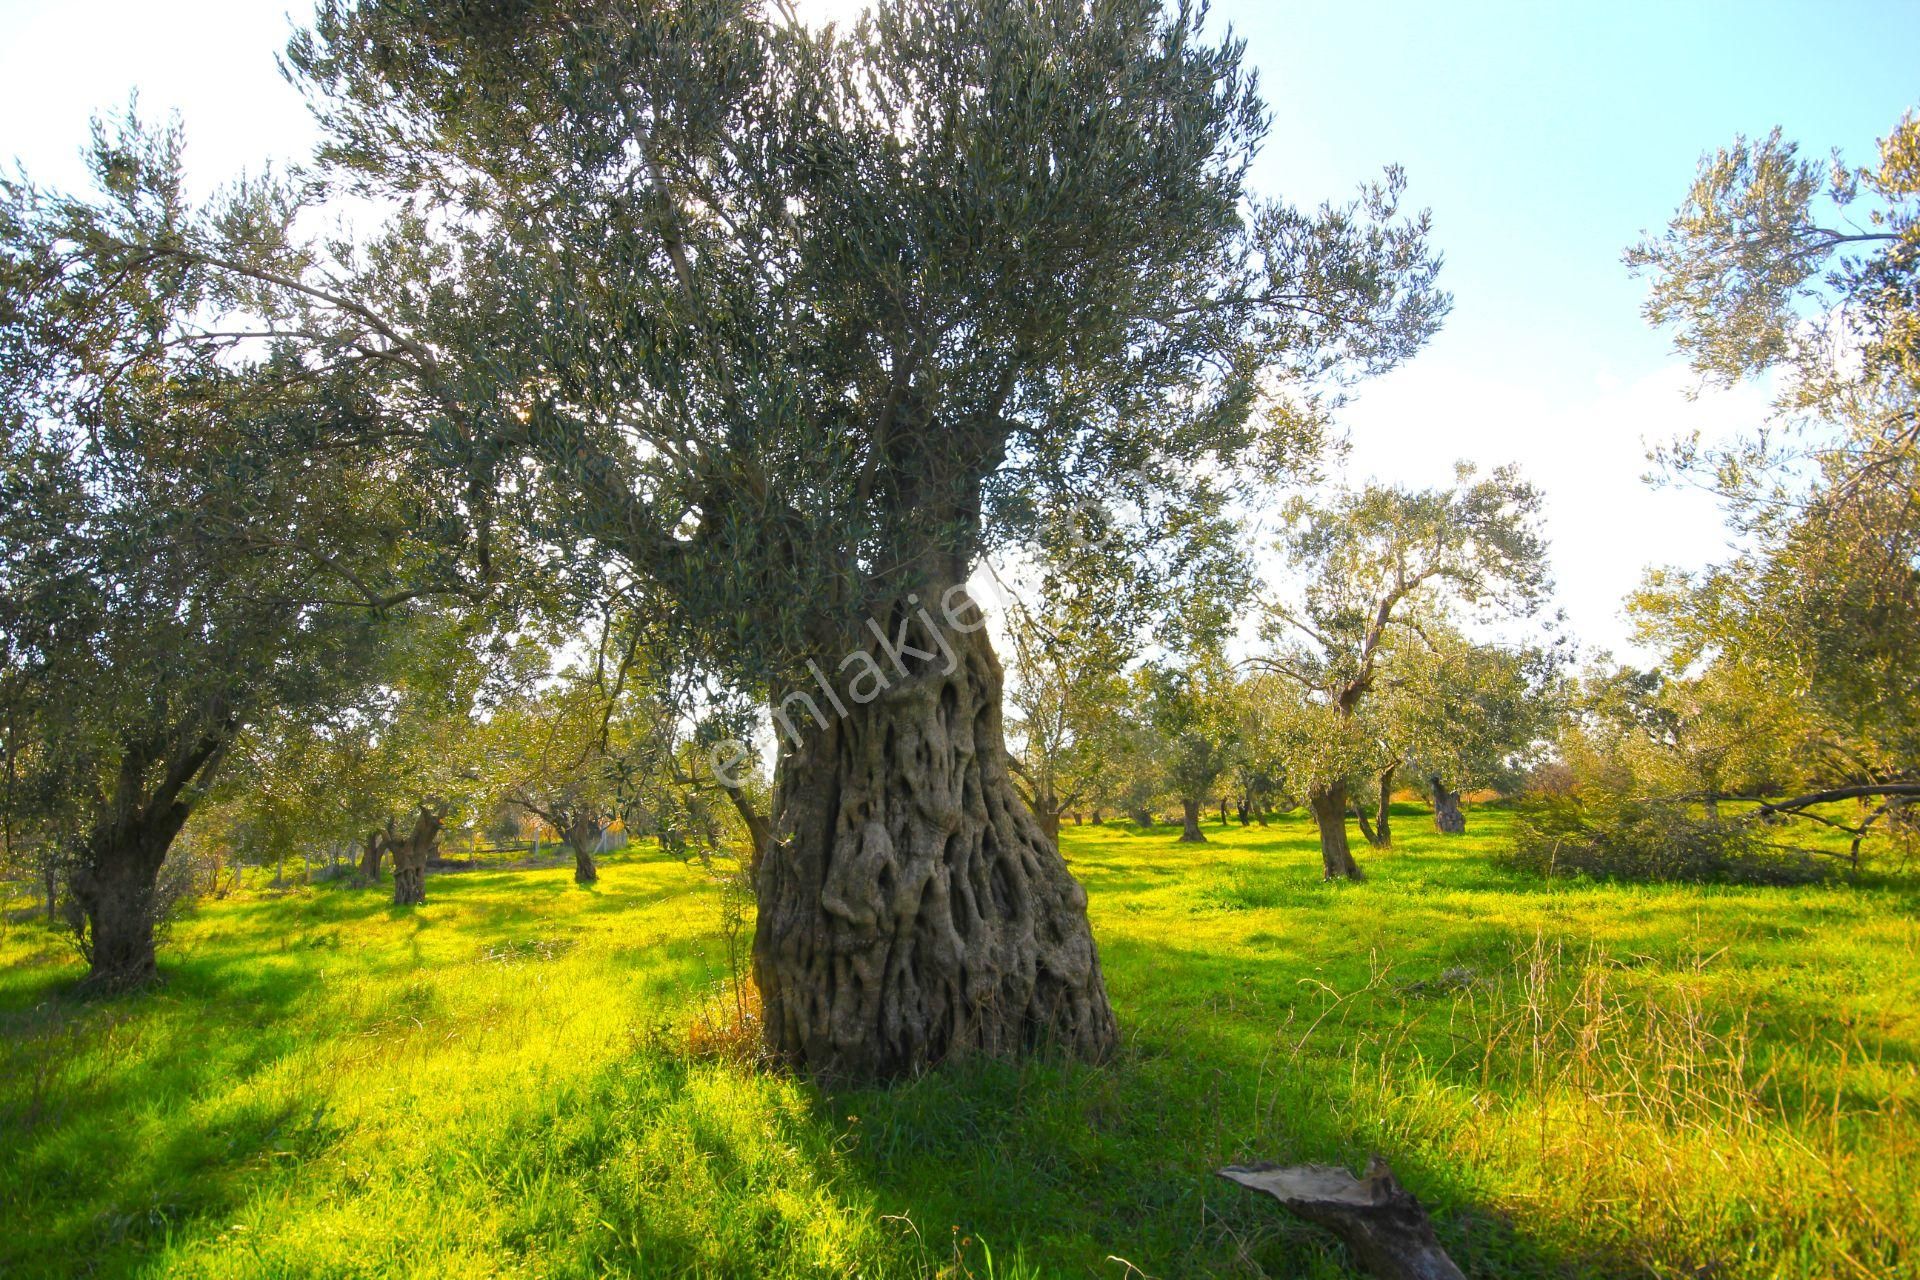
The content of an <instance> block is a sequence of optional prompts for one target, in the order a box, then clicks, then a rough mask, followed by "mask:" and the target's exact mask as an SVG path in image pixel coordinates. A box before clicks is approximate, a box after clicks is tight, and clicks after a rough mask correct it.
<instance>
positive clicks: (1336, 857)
mask: <svg viewBox="0 0 1920 1280" xmlns="http://www.w3.org/2000/svg"><path fill="white" fill-rule="evenodd" d="M1307 803H1308V805H1310V806H1311V807H1312V809H1313V820H1314V823H1315V825H1317V826H1318V827H1319V828H1320V864H1321V867H1322V868H1323V869H1324V871H1325V873H1326V878H1327V879H1329V880H1358V879H1360V878H1361V876H1360V867H1359V865H1358V864H1357V863H1355V862H1354V860H1353V850H1352V849H1350V848H1349V847H1348V845H1347V784H1346V783H1345V782H1336V783H1334V784H1333V785H1332V786H1330V787H1315V788H1314V789H1313V790H1312V791H1311V792H1309V793H1308V795H1307Z"/></svg>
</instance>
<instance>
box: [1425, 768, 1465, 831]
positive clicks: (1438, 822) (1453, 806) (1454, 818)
mask: <svg viewBox="0 0 1920 1280" xmlns="http://www.w3.org/2000/svg"><path fill="white" fill-rule="evenodd" d="M1427 781H1428V783H1430V784H1431V785H1432V787H1433V826H1434V829H1435V830H1436V831H1438V832H1439V833H1440V834H1441V835H1443V836H1457V835H1460V834H1462V833H1464V832H1465V831H1466V829H1467V815H1466V814H1465V813H1463V812H1461V809H1460V793H1459V792H1458V791H1449V790H1447V788H1446V785H1445V784H1444V783H1442V782H1441V781H1440V779H1438V778H1428V779H1427Z"/></svg>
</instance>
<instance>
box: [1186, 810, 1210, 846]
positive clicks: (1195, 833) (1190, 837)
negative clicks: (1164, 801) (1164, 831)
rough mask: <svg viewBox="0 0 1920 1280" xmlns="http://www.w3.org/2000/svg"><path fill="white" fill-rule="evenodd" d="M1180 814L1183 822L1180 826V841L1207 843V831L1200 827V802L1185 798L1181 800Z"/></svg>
mask: <svg viewBox="0 0 1920 1280" xmlns="http://www.w3.org/2000/svg"><path fill="white" fill-rule="evenodd" d="M1180 815H1181V818H1182V823H1183V825H1182V826H1181V828H1180V843H1181V844H1205V843H1206V842H1207V833H1206V832H1204V831H1202V830H1201V829H1200V802H1199V801H1198V800H1184V799H1183V800H1182V801H1181V802H1180Z"/></svg>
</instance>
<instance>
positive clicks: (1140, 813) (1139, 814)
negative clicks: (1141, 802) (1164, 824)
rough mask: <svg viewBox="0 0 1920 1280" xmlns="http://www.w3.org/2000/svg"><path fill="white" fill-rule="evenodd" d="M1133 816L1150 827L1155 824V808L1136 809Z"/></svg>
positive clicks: (1144, 825)
mask: <svg viewBox="0 0 1920 1280" xmlns="http://www.w3.org/2000/svg"><path fill="white" fill-rule="evenodd" d="M1132 817H1133V820H1134V821H1135V822H1136V823H1138V824H1139V825H1140V826H1143V827H1150V826H1152V825H1153V810H1151V809H1135V810H1134V811H1133V814H1132Z"/></svg>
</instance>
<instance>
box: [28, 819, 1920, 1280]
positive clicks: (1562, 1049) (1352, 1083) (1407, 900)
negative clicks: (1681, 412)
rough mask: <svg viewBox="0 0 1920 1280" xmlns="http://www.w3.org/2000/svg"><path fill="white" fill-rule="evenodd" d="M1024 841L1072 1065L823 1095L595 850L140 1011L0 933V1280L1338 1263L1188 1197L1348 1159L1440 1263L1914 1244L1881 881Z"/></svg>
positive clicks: (1324, 1248) (1808, 1266)
mask: <svg viewBox="0 0 1920 1280" xmlns="http://www.w3.org/2000/svg"><path fill="white" fill-rule="evenodd" d="M1397 821H1398V836H1399V843H1400V848H1398V849H1397V850H1396V851H1394V852H1392V853H1390V854H1376V855H1371V856H1369V855H1368V854H1366V853H1365V852H1363V853H1362V855H1361V856H1362V859H1363V861H1364V862H1365V865H1366V867H1367V869H1368V872H1369V879H1368V880H1367V881H1366V882H1365V883H1362V884H1342V885H1325V884H1322V883H1321V882H1320V880H1319V873H1318V859H1317V855H1316V854H1315V852H1314V849H1313V844H1312V833H1311V827H1310V825H1309V824H1308V823H1306V822H1305V821H1304V820H1302V819H1300V818H1298V817H1295V818H1290V819H1287V820H1285V821H1282V822H1280V823H1277V824H1276V825H1274V826H1273V827H1271V828H1264V829H1263V828H1260V827H1257V826H1256V827H1254V828H1251V829H1248V830H1241V829H1240V828H1238V827H1237V826H1236V827H1234V828H1232V829H1228V830H1224V831H1223V830H1222V829H1221V828H1220V827H1219V826H1217V825H1215V824H1212V823H1209V824H1208V827H1207V831H1208V835H1209V836H1210V837H1211V841H1212V842H1211V843H1209V844H1207V845H1205V846H1188V845H1181V844H1177V843H1175V842H1174V840H1173V836H1174V835H1175V834H1176V832H1175V831H1174V830H1173V829H1168V828H1161V829H1157V830H1154V831H1151V832H1140V831H1138V830H1136V829H1134V828H1132V827H1128V826H1108V827H1103V828H1093V827H1081V828H1075V827H1072V826H1069V827H1068V828H1067V831H1066V833H1065V839H1064V844H1065V848H1066V851H1067V853H1068V856H1069V858H1070V859H1071V861H1072V862H1073V864H1074V867H1075V870H1076V872H1077V873H1078V874H1079V875H1080V877H1081V878H1082V879H1083V881H1084V882H1085V883H1086V885H1087V888H1088V892H1089V895H1090V900H1091V910H1092V914H1093V919H1094V926H1095V931H1096V934H1097V936H1098V939H1099V942H1100V945H1101V954H1102V959H1103V963H1104V965H1105V968H1106V974H1107V978H1108V983H1109V987H1110V989H1111V992H1112V995H1113V1000H1114V1004H1115V1007H1116V1009H1117V1010H1118V1013H1119V1016H1120V1018H1121V1022H1122V1026H1123V1029H1124V1040H1125V1044H1124V1048H1123V1051H1122V1052H1121V1054H1120V1055H1119V1057H1118V1058H1117V1060H1116V1061H1114V1062H1112V1063H1110V1064H1107V1065H1105V1066H1101V1067H1089V1066H1082V1065H1076V1064H1070V1063H1062V1062H1057V1061H1050V1060H1047V1059H1045V1058H1042V1059H1040V1060H1038V1061H1033V1062H1029V1063H1027V1064H1025V1065H1022V1066H1007V1065H1003V1064H992V1063H977V1064H970V1065H968V1064H962V1065H957V1066H950V1067H948V1068H946V1069H943V1070H941V1071H938V1072H935V1073H933V1074H931V1075H929V1076H927V1077H925V1078H923V1079H920V1080H917V1081H913V1082H907V1083H902V1084H898V1085H895V1086H893V1087H891V1088H888V1089H861V1090H842V1091H838V1092H834V1093H831V1094H827V1093H822V1092H821V1091H820V1090H819V1089H817V1088H816V1087H815V1086H813V1085H811V1084H809V1083H807V1082H804V1081H801V1080H796V1079H792V1078H789V1077H787V1076H785V1075H782V1074H780V1073H778V1072H773V1071H767V1070H763V1069H758V1068H755V1067H752V1066H747V1065H741V1064H737V1063H728V1062H725V1061H717V1060H703V1059H697V1058H691V1057H689V1055H688V1052H687V1043H688V1041H687V1034H686V1033H687V1028H688V1026H689V1024H690V1023H691V1022H692V1020H693V1019H694V1018H695V1017H697V1016H699V1015H700V1013H701V1012H702V1010H703V1009H707V1010H711V1009H712V1008H713V1007H714V1006H715V1003H716V1000H717V996H716V990H717V984H720V983H721V982H722V981H723V980H724V975H725V973H726V969H727V958H726V957H727V946H726V943H725V940H724V937H723V934H722V931H721V925H720V922H721V912H720V902H719V898H718V896H717V893H716V891H715V890H714V889H713V888H712V887H710V885H709V884H708V882H707V881H706V879H705V878H704V877H703V874H702V873H701V872H700V870H699V869H698V868H694V867H686V866H683V865H681V864H680V863H678V862H675V861H672V860H669V859H666V858H663V857H662V856H661V855H659V854H658V853H657V852H656V851H654V850H652V849H651V848H650V847H646V846H642V845H636V846H635V847H634V848H632V849H630V850H627V851H625V852H623V853H619V854H615V855H612V856H610V857H608V858H606V859H605V860H604V861H603V863H602V880H601V882H600V884H599V885H598V886H597V887H594V888H591V889H580V888H576V887H575V886H574V884H573V883H572V878H571V872H570V864H565V865H556V866H554V867H552V868H550V869H548V868H536V869H526V870H493V869H487V870H479V871H469V872H462V873H449V874H442V875H435V876H433V877H430V878H429V881H428V903H427V905H426V906H425V907H424V908H421V909H417V910H413V911H403V910H396V909H394V908H392V907H391V906H389V905H388V904H387V902H386V901H385V893H384V890H371V889H356V888H353V887H351V886H349V885H346V884H344V883H342V884H337V885H336V884H322V885H316V886H314V887H310V888H307V887H302V888H294V889H290V890H287V891H284V892H275V891H270V890H267V889H264V888H262V889H254V890H249V891H246V892H243V893H241V894H238V895H236V896H234V897H231V898H228V899H225V900H221V901H214V902H208V903H205V904H203V905H202V906H201V907H200V908H199V909H198V910H196V911H195V912H194V913H192V914H191V915H190V916H188V917H187V918H185V919H183V920H182V921H180V922H179V923H178V924H177V925H176V926H175V927H174V929H173V931H172V934H171V936H170V938H169V939H168V941H167V944H166V948H165V952H164V956H163V960H162V969H163V972H164V974H165V978H166V981H165V985H164V986H163V987H162V988H161V989H160V990H158V991H156V992H152V993H148V994H143V995H138V996H131V997H124V998H117V999H112V1000H102V1001H91V1002H81V1001H77V1000H75V999H74V998H72V997H71V996H70V995H69V994H68V990H69V988H70V987H71V984H72V982H73V980H74V979H75V978H76V977H77V976H78V972H79V970H78V967H77V962H76V961H75V960H74V958H73V957H72V955H71V952H70V948H68V947H67V946H66V945H65V944H64V943H63V942H61V941H60V940H59V939H58V938H57V937H56V936H55V935H53V934H51V933H49V932H47V931H46V930H45V929H44V928H43V927H42V926H40V925H38V924H34V923H15V924H12V925H10V926H7V928H6V931H5V933H4V935H0V1275H6V1276H41V1275H142V1276H148V1275H151V1276H162V1275H165V1276H195V1277H199V1276H209V1277H222V1276H303V1277H304V1276H341V1277H348V1276H352V1277H360V1276H380V1275H424V1276H529V1277H532V1276H551V1277H563V1276H618V1275H637V1276H670V1275H729V1276H756V1277H757V1276H837V1275H861V1276H870V1277H894V1276H918V1275H942V1274H947V1275H956V1276H959V1275H973V1276H988V1275H995V1276H1019V1275H1049V1276H1050V1275H1070V1276H1113V1277H1121V1276H1137V1275H1140V1274H1147V1275H1153V1276H1163V1277H1173V1276H1188V1275H1209V1274H1214V1275H1230V1276H1260V1275H1267V1276H1310V1277H1323V1276H1341V1275H1347V1274H1350V1273H1349V1272H1348V1270H1347V1262H1346V1258H1345V1255H1344V1253H1343V1252H1342V1250H1341V1249H1340V1247H1339V1246H1338V1245H1336V1244H1334V1243H1333V1242H1332V1241H1331V1240H1330V1239H1329V1238H1328V1237H1325V1236H1323V1235H1321V1234H1319V1233H1317V1232H1315V1231H1314V1230H1312V1229H1310V1228H1306V1227H1304V1226H1300V1225H1298V1224H1295V1223H1293V1222H1292V1221H1290V1220H1288V1219H1287V1218H1285V1217H1284V1216H1283V1215H1282V1214H1281V1213H1280V1212H1279V1211H1278V1209H1277V1207H1276V1206H1273V1205H1272V1204H1271V1203H1269V1202H1264V1201H1261V1200H1258V1199H1256V1198H1255V1197H1254V1196H1252V1195H1251V1194H1249V1193H1247V1192H1245V1191H1242V1190H1240V1189H1238V1188H1235V1187H1233V1186H1230V1185H1228V1184H1226V1183H1224V1182H1222V1181H1220V1180H1218V1179H1216V1178H1214V1177H1213V1176H1212V1172H1211V1171H1212V1170H1213V1169H1215V1168H1217V1167H1219V1166H1220V1165H1222V1164H1226V1163H1229V1162H1234V1161H1246V1160H1254V1159H1269V1160H1282V1161H1300V1160H1317V1161H1346V1162H1349V1163H1358V1162H1359V1161H1361V1160H1362V1159H1363V1158H1364V1157H1365V1156H1366V1155H1367V1154H1368V1153H1369V1152H1372V1151H1379V1152H1382V1153H1384V1154H1385V1155H1387V1156H1388V1158H1389V1159H1390V1160H1391V1161H1392V1163H1393V1165H1394V1168H1395V1170H1396V1171H1397V1172H1398V1173H1399V1174H1400V1175H1401V1177H1402V1179H1403V1180H1404V1181H1405V1182H1406V1183H1407V1184H1408V1185H1410V1186H1411V1187H1412V1188H1413V1189H1414V1190H1415V1191H1416V1192H1417V1193H1418V1194H1419V1195H1420V1197H1421V1198H1422V1199H1423V1200H1424V1201H1425V1202H1426V1203H1427V1204H1428V1205H1429V1206H1430V1207H1431V1208H1432V1209H1433V1211H1434V1213H1435V1217H1436V1221H1437V1226H1438V1229H1439V1232H1440V1235H1441V1238H1442V1240H1443V1242H1444V1243H1445V1244H1446V1245H1447V1247H1448V1248H1449V1249H1450V1250H1451V1251H1452V1253H1453V1255H1454V1257H1455V1258H1456V1259H1458V1260H1459V1261H1460V1262H1461V1263H1462V1265H1463V1266H1464V1267H1465V1268H1466V1270H1467V1272H1468V1273H1469V1274H1470V1275H1491V1276H1516V1277H1518V1276H1526V1277H1532V1276H1542V1275H1553V1276H1558V1275H1576V1276H1577V1275H1588V1274H1592V1275H1663V1276H1681V1275H1685V1276H1704V1275H1711V1276H1714V1277H1735V1276H1755V1277H1760V1276H1808V1277H1813V1276H1821V1277H1824V1276H1840V1275H1861V1276H1896V1275H1906V1274H1913V1272H1914V1268H1915V1266H1916V1264H1915V1262H1914V1254H1915V1250H1916V1241H1917V1240H1920V1186H1916V1182H1917V1181H1920V1179H1917V1178H1916V1173H1917V1172H1920V1158H1917V1153H1916V1141H1917V1140H1920V1126H1917V1125H1916V1123H1915V1115H1914V1107H1915V1102H1916V1093H1917V1085H1920V1080H1917V1077H1916V1072H1917V1071H1920V1067H1917V1066H1916V1049H1917V1048H1920V1002H1917V1001H1916V996H1920V954H1917V952H1920V924H1917V923H1916V915H1915V913H1916V906H1917V905H1920V893H1917V892H1916V889H1917V888H1920V886H1915V885H1914V884H1913V883H1911V882H1908V881H1905V880H1900V879H1892V880H1881V881H1875V882H1872V883H1869V884H1866V885H1863V886H1846V885H1837V886H1831V887H1821V888H1812V889H1727V888H1698V887H1623V886H1606V885H1592V884H1542V883H1539V882H1535V881H1531V880H1525V879H1521V878H1517V877H1515V876H1513V875H1510V874H1508V873H1505V872H1502V871H1500V870H1498V869H1496V868H1495V867H1493V866H1492V865H1490V862H1489V858H1488V854H1489V852H1490V851H1491V850H1493V849H1494V848H1496V847H1497V845H1498V842H1499V836H1500V832H1501V830H1502V828H1503V826H1504V823H1505V817H1504V815H1502V814H1500V813H1498V812H1497V811H1486V810H1479V811H1475V812H1474V813H1473V814H1472V822H1473V831H1472V833H1471V834H1469V835H1468V836H1467V837H1464V838H1459V839H1445V838H1442V837H1439V836H1437V835H1435V834H1433V833H1432V831H1431V828H1430V826H1429V825H1428V823H1427V821H1426V819H1425V817H1424V815H1423V813H1422V811H1421V810H1419V809H1418V808H1417V807H1415V806H1411V805H1409V806H1406V807H1404V808H1402V809H1400V810H1399V812H1398V814H1397Z"/></svg>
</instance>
